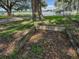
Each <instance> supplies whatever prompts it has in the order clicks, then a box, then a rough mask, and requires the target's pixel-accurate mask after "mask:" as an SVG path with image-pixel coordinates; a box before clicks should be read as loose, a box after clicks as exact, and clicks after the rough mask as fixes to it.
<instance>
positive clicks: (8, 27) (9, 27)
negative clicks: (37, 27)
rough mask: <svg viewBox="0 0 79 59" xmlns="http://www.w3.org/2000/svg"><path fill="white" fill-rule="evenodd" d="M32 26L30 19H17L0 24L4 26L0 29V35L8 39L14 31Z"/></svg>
mask: <svg viewBox="0 0 79 59" xmlns="http://www.w3.org/2000/svg"><path fill="white" fill-rule="evenodd" d="M32 26H33V22H32V21H17V22H11V23H7V24H0V27H3V28H5V29H3V30H0V37H2V38H5V39H7V40H10V39H11V38H12V35H13V34H14V33H16V32H18V31H23V30H27V29H30V28H31V27H32Z"/></svg>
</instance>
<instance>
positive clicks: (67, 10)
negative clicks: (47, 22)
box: [56, 0, 79, 15]
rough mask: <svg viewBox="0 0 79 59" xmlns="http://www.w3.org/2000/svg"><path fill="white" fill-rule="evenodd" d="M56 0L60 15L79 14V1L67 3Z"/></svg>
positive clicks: (74, 0) (62, 0)
mask: <svg viewBox="0 0 79 59" xmlns="http://www.w3.org/2000/svg"><path fill="white" fill-rule="evenodd" d="M64 1H65V0H60V1H58V0H56V12H57V14H59V15H63V14H65V15H70V14H71V15H76V14H79V0H72V1H67V0H66V1H65V2H64Z"/></svg>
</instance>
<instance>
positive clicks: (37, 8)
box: [31, 0, 41, 20]
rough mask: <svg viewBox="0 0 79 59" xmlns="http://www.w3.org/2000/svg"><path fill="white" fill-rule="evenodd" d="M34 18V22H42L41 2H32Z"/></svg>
mask: <svg viewBox="0 0 79 59" xmlns="http://www.w3.org/2000/svg"><path fill="white" fill-rule="evenodd" d="M31 2H32V16H33V19H34V20H41V0H31Z"/></svg>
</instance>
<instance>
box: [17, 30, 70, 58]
mask: <svg viewBox="0 0 79 59" xmlns="http://www.w3.org/2000/svg"><path fill="white" fill-rule="evenodd" d="M38 34H40V36H41V35H42V36H41V37H42V38H41V39H39V38H40V36H37V35H38ZM33 36H35V37H36V36H37V38H36V39H37V40H38V41H35V40H36V39H35V38H34V37H33V38H34V41H33V40H32V37H31V38H30V39H29V40H28V41H27V42H26V44H25V45H24V46H23V47H22V48H21V49H20V50H19V52H18V55H19V56H20V57H18V58H21V57H23V58H27V59H71V56H70V55H68V50H69V49H70V48H71V44H70V42H69V40H68V38H67V37H66V35H65V34H64V33H63V32H56V31H43V30H38V31H36V33H35V34H34V35H33ZM26 39H27V38H26ZM30 40H32V41H31V42H30ZM35 46H36V47H35ZM32 47H34V48H32ZM39 47H41V48H39ZM38 48H39V49H42V50H43V51H40V50H38ZM33 49H35V50H37V51H35V52H34V51H33ZM38 52H40V53H38Z"/></svg>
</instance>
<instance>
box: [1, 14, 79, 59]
mask: <svg viewBox="0 0 79 59" xmlns="http://www.w3.org/2000/svg"><path fill="white" fill-rule="evenodd" d="M3 18H7V17H5V16H1V18H0V19H3ZM44 18H45V19H44V21H43V22H45V23H47V24H54V23H55V24H62V23H63V22H65V21H66V20H63V19H64V17H63V16H46V17H44ZM73 18H76V19H78V18H79V17H78V16H73ZM35 22H39V21H35ZM66 22H69V21H66ZM32 26H34V23H33V21H30V20H28V21H27V20H23V21H17V22H10V23H6V24H0V37H1V38H3V39H5V40H7V41H10V40H12V35H13V34H14V33H16V32H18V31H24V30H27V29H30V28H31V27H32ZM26 39H27V38H26ZM30 51H32V52H33V55H34V54H35V55H39V54H41V53H42V52H43V47H42V46H40V45H38V46H37V45H36V44H35V45H32V46H31V50H30ZM16 54H18V53H17V52H16V51H14V52H13V54H12V55H10V56H7V57H3V56H1V57H0V59H16V57H17V55H16ZM18 57H19V56H18ZM28 59H29V58H28Z"/></svg>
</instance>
